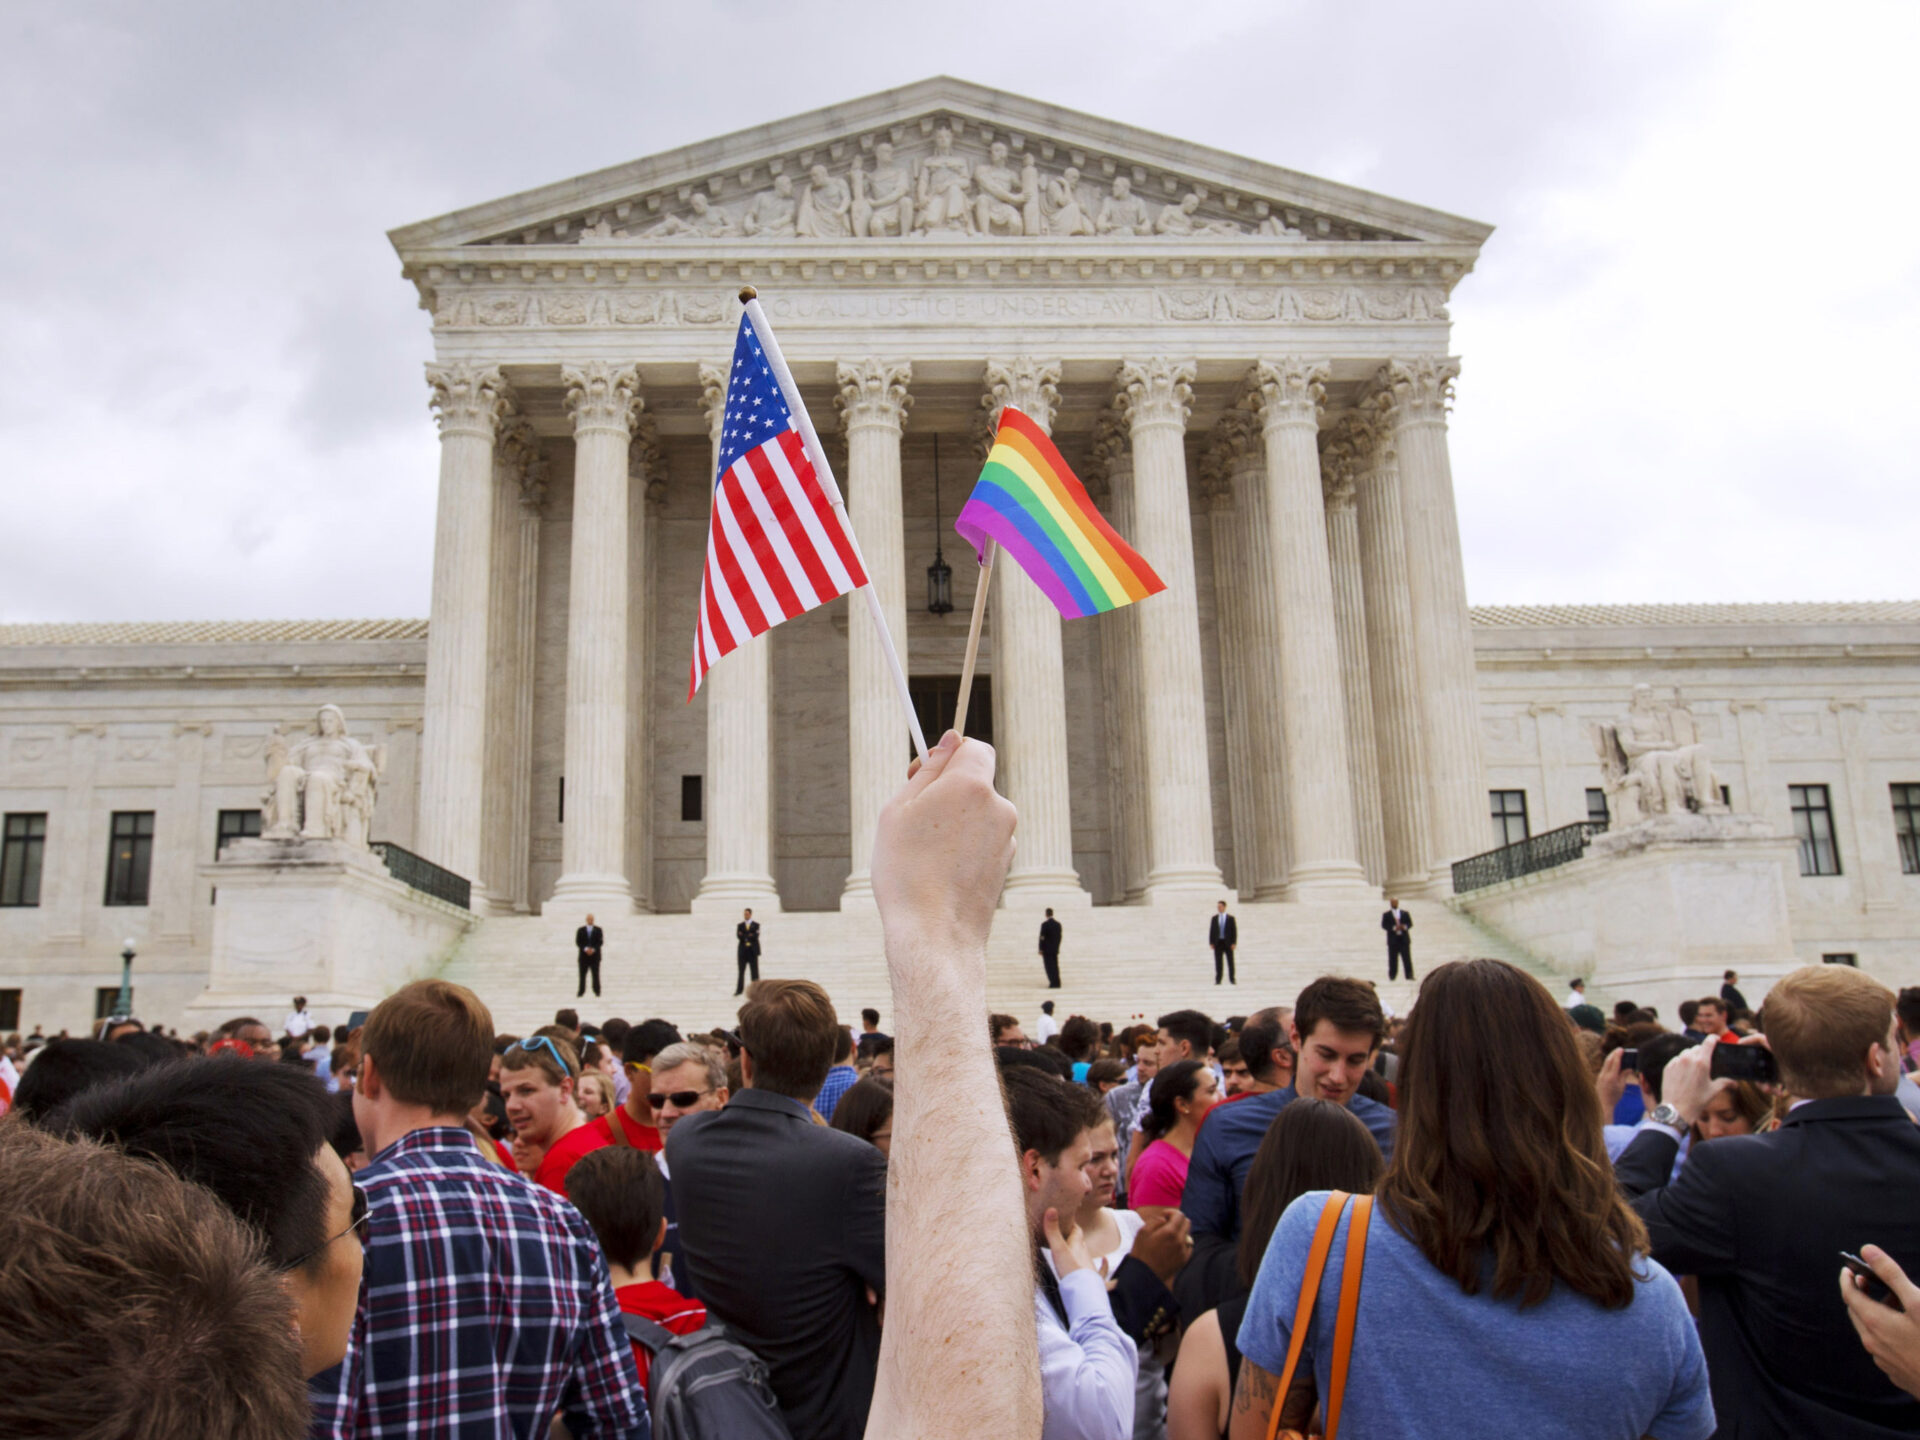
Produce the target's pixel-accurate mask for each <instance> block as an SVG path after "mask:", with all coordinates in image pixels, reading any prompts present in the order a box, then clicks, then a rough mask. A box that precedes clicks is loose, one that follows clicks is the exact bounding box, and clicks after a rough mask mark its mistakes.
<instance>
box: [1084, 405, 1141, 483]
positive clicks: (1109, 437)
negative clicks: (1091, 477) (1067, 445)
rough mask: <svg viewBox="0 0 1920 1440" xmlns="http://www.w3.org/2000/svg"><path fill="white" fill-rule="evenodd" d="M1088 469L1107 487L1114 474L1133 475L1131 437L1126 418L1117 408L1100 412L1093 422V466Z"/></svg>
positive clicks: (1111, 481)
mask: <svg viewBox="0 0 1920 1440" xmlns="http://www.w3.org/2000/svg"><path fill="white" fill-rule="evenodd" d="M1089 468H1090V469H1092V470H1093V472H1094V473H1095V474H1097V475H1099V476H1100V477H1101V478H1102V479H1103V480H1105V481H1106V482H1107V484H1108V485H1109V486H1111V485H1112V484H1113V478H1114V475H1115V473H1116V472H1117V473H1119V474H1122V475H1131V474H1132V473H1133V443H1132V437H1131V436H1130V434H1129V433H1128V428H1127V417H1126V416H1125V415H1123V414H1121V412H1120V411H1119V409H1118V408H1110V409H1106V410H1102V411H1101V412H1100V415H1099V418H1097V419H1096V420H1095V421H1094V422H1093V464H1092V465H1091V466H1090V467H1089Z"/></svg>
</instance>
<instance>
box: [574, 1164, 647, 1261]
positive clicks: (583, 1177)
mask: <svg viewBox="0 0 1920 1440" xmlns="http://www.w3.org/2000/svg"><path fill="white" fill-rule="evenodd" d="M567 1198H568V1199H569V1200H571V1201H572V1202H573V1205H574V1208H575V1209H576V1210H578V1211H579V1212H580V1213H581V1214H582V1215H584V1216H585V1217H586V1220H587V1223H588V1224H589V1225H591V1226H592V1227H593V1233H594V1234H595V1235H598V1236H599V1237H600V1248H601V1249H602V1250H605V1251H606V1252H607V1263H608V1264H610V1265H620V1266H623V1267H625V1268H626V1269H628V1270H638V1269H639V1268H640V1267H641V1266H643V1265H645V1264H646V1262H647V1261H648V1260H649V1259H650V1258H651V1257H652V1255H653V1251H654V1246H655V1245H657V1244H658V1243H659V1240H660V1221H661V1219H662V1217H664V1216H665V1215H666V1213H667V1187H666V1185H665V1184H664V1183H663V1182H662V1181H661V1179H660V1167H659V1166H658V1165H657V1164H656V1163H655V1162H654V1158H653V1156H651V1155H649V1154H648V1153H647V1152H646V1151H644V1150H633V1149H629V1148H628V1147H627V1146H624V1145H608V1146H604V1147H602V1148H601V1149H599V1150H594V1151H590V1152H589V1153H587V1154H585V1155H582V1156H581V1157H580V1159H579V1160H578V1161H577V1162H576V1163H575V1165H574V1167H573V1168H572V1169H571V1170H569V1171H568V1172H567Z"/></svg>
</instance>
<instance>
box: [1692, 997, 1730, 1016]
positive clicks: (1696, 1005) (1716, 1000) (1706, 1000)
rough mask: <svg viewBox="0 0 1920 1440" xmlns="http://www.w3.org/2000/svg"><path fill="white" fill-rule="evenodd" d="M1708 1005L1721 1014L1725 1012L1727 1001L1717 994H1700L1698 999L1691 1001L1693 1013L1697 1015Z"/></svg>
mask: <svg viewBox="0 0 1920 1440" xmlns="http://www.w3.org/2000/svg"><path fill="white" fill-rule="evenodd" d="M1709 1005H1711V1006H1712V1007H1713V1008H1714V1009H1716V1010H1718V1011H1719V1012H1720V1013H1721V1014H1722V1015H1724V1014H1726V1013H1727V1002H1726V1001H1724V1000H1722V999H1721V998H1720V997H1719V996H1718V995H1702V996H1701V997H1700V998H1699V999H1698V1000H1696V1001H1694V1002H1693V1013H1694V1015H1695V1016H1696V1017H1698V1016H1699V1014H1700V1012H1701V1011H1702V1010H1704V1009H1706V1008H1707V1006H1709Z"/></svg>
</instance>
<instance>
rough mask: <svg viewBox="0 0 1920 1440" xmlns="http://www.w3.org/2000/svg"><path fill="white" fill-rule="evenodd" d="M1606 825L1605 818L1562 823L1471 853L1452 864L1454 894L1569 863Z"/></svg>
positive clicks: (1582, 851)
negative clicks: (1481, 853)
mask: <svg viewBox="0 0 1920 1440" xmlns="http://www.w3.org/2000/svg"><path fill="white" fill-rule="evenodd" d="M1606 828H1607V822H1606V821H1604V820H1582V821H1579V822H1578V823H1577V824H1573V825H1562V826H1561V827H1560V828H1559V829H1558V830H1548V831H1545V832H1543V833H1541V834H1539V835H1530V836H1528V837H1527V838H1526V839H1525V840H1517V841H1515V842H1514V843H1513V844H1511V845H1502V846H1501V847H1500V848H1499V849H1498V850H1489V851H1487V852H1486V853H1485V854H1484V855H1470V856H1468V857H1467V858H1466V859H1465V860H1456V861H1454V864H1453V893H1454V894H1456V895H1464V894H1465V893H1466V892H1467V891H1469V890H1481V889H1484V888H1485V887H1487V886H1488V885H1498V884H1499V883H1500V882H1501V881H1502V880H1517V879H1519V878H1520V877H1521V876H1522V875H1532V874H1534V873H1535V872H1536V871H1540V870H1551V869H1552V868H1553V867H1554V866H1556V865H1566V864H1570V863H1571V862H1573V861H1575V860H1578V859H1579V858H1580V857H1581V856H1582V855H1584V854H1586V852H1587V842H1589V841H1590V840H1592V839H1593V837H1594V836H1596V835H1598V834H1600V833H1601V832H1603V831H1604V830H1605V829H1606Z"/></svg>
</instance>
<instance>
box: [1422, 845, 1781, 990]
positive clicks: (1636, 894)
mask: <svg viewBox="0 0 1920 1440" xmlns="http://www.w3.org/2000/svg"><path fill="white" fill-rule="evenodd" d="M1794 857H1795V842H1794V841H1793V840H1792V839H1791V838H1785V837H1781V836H1777V835H1775V834H1774V833H1773V830H1772V827H1771V826H1769V825H1768V824H1767V822H1766V821H1765V820H1763V819H1761V818H1759V817H1758V816H1754V815H1724V814H1723V815H1697V814H1685V815H1677V816H1657V817H1655V818H1654V819H1651V820H1648V821H1646V822H1645V823H1643V824H1640V825H1635V826H1633V827H1631V828H1629V829H1626V830H1621V831H1618V832H1609V833H1607V834H1604V835H1599V836H1596V837H1595V838H1594V841H1593V843H1592V845H1591V847H1590V848H1589V850H1588V853H1587V855H1586V856H1585V857H1584V858H1582V859H1580V860H1578V861H1575V862H1574V863H1572V864H1570V865H1561V866H1557V867H1555V868H1553V869H1551V870H1542V871H1539V872H1538V873H1536V874H1533V875H1527V876H1523V877H1521V878H1520V879H1517V880H1509V881H1504V882H1502V883H1501V884H1498V885H1490V886H1487V887H1486V888H1485V889H1482V890H1473V891H1469V892H1468V893H1467V894H1465V895H1462V896H1459V897H1457V898H1456V899H1455V901H1454V902H1453V903H1454V906H1455V908H1456V909H1460V910H1463V911H1465V912H1466V913H1468V914H1470V915H1472V916H1473V917H1474V918H1475V919H1476V920H1479V921H1480V922H1482V923H1483V924H1485V925H1487V926H1489V927H1490V928H1492V929H1493V930H1495V931H1497V932H1499V933H1500V934H1501V935H1503V936H1504V937H1506V938H1507V939H1509V940H1511V941H1513V942H1514V943H1515V944H1517V945H1519V946H1521V947H1522V948H1524V949H1526V950H1528V951H1529V952H1531V953H1532V954H1534V955H1536V956H1538V957H1539V958H1540V959H1541V960H1543V961H1544V962H1546V963H1547V964H1549V965H1551V966H1552V967H1553V968H1554V969H1555V970H1557V971H1559V972H1560V973H1561V974H1562V975H1564V976H1566V977H1567V978H1569V979H1571V978H1573V977H1574V976H1583V977H1585V979H1586V981H1587V993H1588V994H1589V995H1590V996H1592V997H1593V1000H1594V1003H1596V1004H1598V1005H1600V1006H1601V1008H1602V1009H1607V1008H1609V1007H1610V1006H1611V1005H1612V1003H1613V1002H1614V1001H1615V1000H1622V999H1631V1000H1636V1001H1638V1002H1640V1003H1641V1004H1643V1005H1654V1006H1657V1007H1658V1008H1659V1011H1660V1019H1661V1022H1662V1023H1663V1024H1666V1025H1669V1026H1674V1027H1677V1024H1678V1018H1677V1011H1678V1007H1679V1004H1680V1002H1681V1001H1682V1000H1689V999H1692V1000H1697V999H1700V998H1701V997H1702V996H1706V995H1717V994H1719V993H1720V983H1721V973H1722V972H1723V971H1726V970H1737V971H1739V972H1740V988H1741V990H1742V991H1743V992H1744V993H1745V994H1746V996H1747V999H1748V1001H1749V1003H1751V1004H1754V1005H1758V1004H1759V1003H1760V997H1761V996H1762V995H1763V994H1764V993H1765V992H1766V990H1767V987H1768V986H1769V985H1770V984H1771V983H1772V982H1773V981H1774V980H1776V979H1778V978H1779V977H1780V976H1782V975H1784V974H1786V973H1787V971H1789V970H1793V969H1796V968H1798V966H1799V965H1800V964H1801V961H1800V960H1799V959H1798V958H1796V957H1795V955H1794V951H1793V932H1792V928H1791V925H1790V922H1789V918H1788V911H1787V885H1786V876H1787V873H1788V871H1787V868H1786V867H1788V866H1789V865H1792V864H1794V863H1795V859H1794ZM1555 998H1556V999H1557V998H1559V997H1557V996H1556V997H1555Z"/></svg>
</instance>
